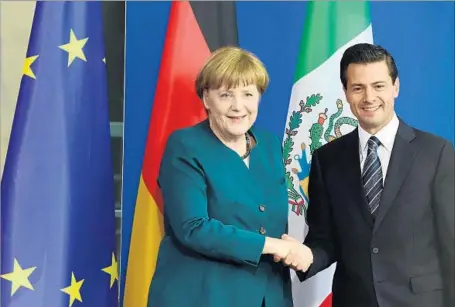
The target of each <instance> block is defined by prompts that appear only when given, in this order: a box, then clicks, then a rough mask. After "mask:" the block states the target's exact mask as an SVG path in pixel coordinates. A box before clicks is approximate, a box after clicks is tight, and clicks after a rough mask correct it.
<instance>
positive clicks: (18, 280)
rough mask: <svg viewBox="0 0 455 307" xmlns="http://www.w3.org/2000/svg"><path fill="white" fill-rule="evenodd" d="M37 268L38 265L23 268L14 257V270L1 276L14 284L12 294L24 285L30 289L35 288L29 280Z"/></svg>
mask: <svg viewBox="0 0 455 307" xmlns="http://www.w3.org/2000/svg"><path fill="white" fill-rule="evenodd" d="M35 269H36V267H32V268H28V269H25V270H23V269H22V267H21V266H20V264H19V262H17V260H16V258H14V267H13V271H12V272H11V273H8V274H3V275H1V276H0V277H1V278H3V279H6V280H9V281H10V282H11V283H12V285H11V296H13V295H14V293H16V291H17V290H18V289H19V288H20V287H24V288H27V289H30V290H35V289H33V286H32V284H31V283H30V281H29V280H28V277H29V276H30V274H32V273H33V271H34V270H35Z"/></svg>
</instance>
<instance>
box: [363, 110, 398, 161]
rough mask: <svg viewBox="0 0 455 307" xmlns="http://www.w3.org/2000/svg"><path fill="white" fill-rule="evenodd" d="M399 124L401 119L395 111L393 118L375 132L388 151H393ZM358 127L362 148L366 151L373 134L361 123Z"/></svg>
mask: <svg viewBox="0 0 455 307" xmlns="http://www.w3.org/2000/svg"><path fill="white" fill-rule="evenodd" d="M399 125H400V121H399V120H398V117H397V115H396V114H395V113H394V114H393V117H392V120H391V121H390V122H389V123H388V124H387V125H385V126H384V128H382V129H381V130H379V131H378V132H377V133H376V134H375V136H376V137H377V138H378V139H379V141H380V142H381V145H382V146H384V148H385V149H386V150H387V151H388V152H392V148H393V143H394V142H395V135H396V134H397V131H398V126H399ZM358 127H359V129H358V130H359V145H360V150H361V151H362V152H364V151H366V150H367V149H368V140H369V139H370V137H371V136H372V135H371V134H370V133H368V132H366V131H365V130H364V129H363V128H362V127H360V125H359V126H358Z"/></svg>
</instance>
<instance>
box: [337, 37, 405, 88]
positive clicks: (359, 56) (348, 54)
mask: <svg viewBox="0 0 455 307" xmlns="http://www.w3.org/2000/svg"><path fill="white" fill-rule="evenodd" d="M381 61H385V62H386V64H387V67H388V68H389V75H390V78H392V83H395V80H396V79H397V77H398V69H397V66H396V65H395V60H394V59H393V57H392V55H391V54H390V53H389V52H388V51H387V50H385V49H384V48H382V47H381V46H378V45H373V44H368V43H360V44H356V45H353V46H351V47H349V48H348V49H346V50H345V51H344V53H343V57H342V58H341V61H340V79H341V83H342V84H343V87H344V88H346V84H347V80H346V71H347V70H348V66H349V64H367V63H375V62H381Z"/></svg>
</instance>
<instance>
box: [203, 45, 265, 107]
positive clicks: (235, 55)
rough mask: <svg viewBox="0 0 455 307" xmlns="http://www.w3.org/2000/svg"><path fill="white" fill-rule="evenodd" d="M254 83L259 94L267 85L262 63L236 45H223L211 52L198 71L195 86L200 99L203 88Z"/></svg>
mask: <svg viewBox="0 0 455 307" xmlns="http://www.w3.org/2000/svg"><path fill="white" fill-rule="evenodd" d="M241 83H242V85H244V86H247V85H250V84H255V85H256V86H257V88H258V91H259V93H261V95H262V94H263V93H264V92H265V90H266V89H267V86H268V85H269V75H268V73H267V70H266V68H265V66H264V64H263V63H262V62H261V61H260V60H259V59H258V58H257V57H256V56H255V55H254V54H253V53H251V52H249V51H246V50H244V49H241V48H238V47H223V48H220V49H218V50H216V51H215V52H213V53H212V54H211V55H210V57H209V58H208V60H207V61H206V63H205V65H204V67H202V69H201V71H200V72H199V74H198V76H197V78H196V82H195V86H196V93H197V95H198V96H199V98H201V99H202V96H203V94H204V91H205V90H209V89H219V88H221V87H222V86H225V87H226V88H234V87H237V86H239V85H240V84H241Z"/></svg>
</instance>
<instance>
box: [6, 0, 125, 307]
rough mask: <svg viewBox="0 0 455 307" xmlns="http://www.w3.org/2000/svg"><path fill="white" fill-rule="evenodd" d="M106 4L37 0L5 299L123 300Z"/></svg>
mask: <svg viewBox="0 0 455 307" xmlns="http://www.w3.org/2000/svg"><path fill="white" fill-rule="evenodd" d="M104 58H105V51H104V38H103V28H102V10H101V3H100V2H69V1H68V2H36V8H35V15H34V20H33V25H32V30H31V36H30V41H29V45H28V50H27V55H26V59H25V63H24V67H23V77H22V81H21V85H20V92H19V97H18V102H17V106H16V111H15V116H14V120H13V127H12V132H11V136H10V143H9V147H8V152H7V156H6V162H5V168H4V173H3V178H2V182H1V268H0V269H1V271H0V283H1V304H0V305H1V306H2V307H30V306H33V307H48V306H70V307H71V306H79V305H80V306H82V304H84V305H85V306H97V307H113V306H118V286H117V281H118V273H117V272H118V269H117V260H116V259H117V257H116V255H115V251H116V243H115V212H114V185H113V182H114V181H113V180H114V175H113V170H112V160H111V149H110V130H109V112H108V100H107V86H106V67H105V65H106V64H105V62H104V61H103V59H104Z"/></svg>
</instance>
